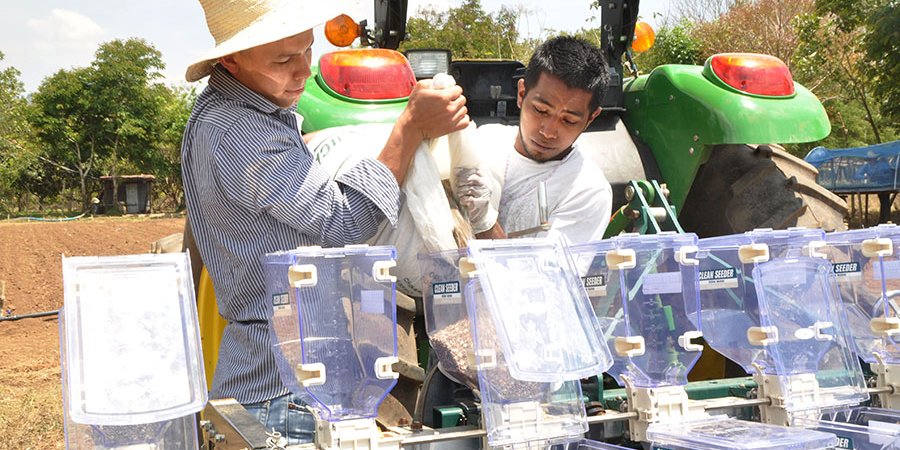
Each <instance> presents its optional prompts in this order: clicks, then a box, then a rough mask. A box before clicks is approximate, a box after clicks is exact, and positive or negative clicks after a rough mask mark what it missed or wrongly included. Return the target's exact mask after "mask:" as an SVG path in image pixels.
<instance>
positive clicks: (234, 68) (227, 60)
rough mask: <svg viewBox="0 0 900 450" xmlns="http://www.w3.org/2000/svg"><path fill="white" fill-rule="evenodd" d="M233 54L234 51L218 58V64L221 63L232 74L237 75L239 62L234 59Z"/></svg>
mask: <svg viewBox="0 0 900 450" xmlns="http://www.w3.org/2000/svg"><path fill="white" fill-rule="evenodd" d="M235 54H236V53H232V54H230V55H225V56H223V57H221V58H219V64H221V65H222V67H224V68H225V69H226V70H228V71H229V72H231V74H232V75H237V73H238V72H239V71H240V64H238V62H237V60H236V59H235V57H234V55H235Z"/></svg>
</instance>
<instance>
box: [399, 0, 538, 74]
mask: <svg viewBox="0 0 900 450" xmlns="http://www.w3.org/2000/svg"><path fill="white" fill-rule="evenodd" d="M518 20H519V14H518V13H517V12H516V11H514V10H512V9H509V8H506V7H503V8H501V9H500V11H499V12H497V13H495V14H489V13H487V12H486V11H485V10H484V9H483V8H482V6H481V1H480V0H465V1H464V2H463V4H462V5H460V6H459V7H456V8H450V9H449V10H447V11H446V12H441V11H438V10H436V9H434V8H424V9H420V10H419V11H418V12H417V13H416V15H415V16H411V17H410V18H409V20H407V24H406V31H407V34H408V35H409V37H408V39H407V40H406V41H404V42H403V43H402V44H401V45H400V51H405V50H409V49H415V48H442V49H449V50H450V51H451V52H452V54H453V58H454V59H465V58H472V59H475V58H495V59H515V60H519V61H527V59H528V58H529V57H530V56H531V52H532V51H533V50H534V47H535V46H536V44H537V43H536V42H534V41H533V40H525V39H521V38H520V36H519V31H518V28H517V23H518Z"/></svg>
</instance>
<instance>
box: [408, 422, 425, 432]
mask: <svg viewBox="0 0 900 450" xmlns="http://www.w3.org/2000/svg"><path fill="white" fill-rule="evenodd" d="M409 429H410V430H412V431H422V422H420V421H418V420H413V421H412V423H411V424H409Z"/></svg>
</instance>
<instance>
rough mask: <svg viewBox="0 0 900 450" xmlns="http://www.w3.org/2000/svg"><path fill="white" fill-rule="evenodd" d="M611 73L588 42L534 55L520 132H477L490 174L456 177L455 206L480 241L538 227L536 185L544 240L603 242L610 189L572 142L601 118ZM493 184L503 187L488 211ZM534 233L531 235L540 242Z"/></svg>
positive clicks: (559, 44) (558, 41)
mask: <svg viewBox="0 0 900 450" xmlns="http://www.w3.org/2000/svg"><path fill="white" fill-rule="evenodd" d="M608 83H609V72H608V68H607V64H606V60H605V58H604V56H603V52H602V50H600V49H599V48H597V47H596V46H594V45H592V44H590V43H588V42H587V41H585V40H582V39H579V38H575V37H571V36H560V37H556V38H553V39H550V40H548V41H546V42H545V43H544V44H542V45H541V46H540V47H538V49H537V50H535V52H534V55H533V56H532V58H531V61H530V62H529V63H528V67H527V68H526V69H525V78H524V79H522V80H519V85H518V99H517V100H518V105H519V108H520V109H521V112H520V114H519V126H518V127H515V126H504V125H485V126H482V127H480V128H478V131H477V133H478V134H477V136H478V140H477V142H478V145H479V147H481V148H484V149H490V152H485V153H487V154H485V155H484V157H485V158H486V160H487V161H488V169H487V170H490V172H491V173H490V174H487V173H484V171H483V170H478V171H472V170H463V171H460V172H459V173H457V174H456V176H457V184H458V185H459V202H460V205H461V206H462V208H463V209H464V211H465V212H466V213H467V214H468V217H469V221H470V222H471V223H472V226H473V229H474V231H475V232H476V235H477V237H479V238H485V239H503V238H506V237H507V233H512V232H516V231H521V230H526V229H530V228H533V227H537V226H539V225H540V213H539V208H538V186H539V184H540V182H542V181H543V182H545V185H546V188H547V190H546V192H547V207H548V208H547V212H548V213H549V224H550V231H549V234H560V235H562V236H564V237H565V239H566V240H567V241H568V242H569V243H573V244H574V243H581V242H587V241H591V240H597V239H601V238H602V237H603V232H604V231H605V230H606V226H607V224H608V223H609V218H610V213H611V211H612V189H611V188H610V185H609V182H608V181H607V180H606V177H604V176H603V172H602V171H601V170H600V168H599V167H597V165H596V164H595V163H594V162H593V161H591V160H590V159H587V158H585V157H584V155H582V153H581V152H579V151H578V148H577V146H576V145H575V140H576V139H577V138H578V136H580V135H581V133H582V132H583V131H584V130H585V129H586V128H587V127H588V125H590V123H591V122H592V121H593V120H594V119H595V118H596V117H597V116H598V115H599V114H600V101H601V100H602V99H603V96H604V95H605V94H606V89H607V85H608ZM491 178H493V179H494V180H497V181H499V182H500V185H501V186H502V189H501V192H502V194H501V197H500V203H499V207H498V208H496V209H495V208H493V207H492V206H491V202H490V197H491V193H492V191H493V189H491V187H490V186H492V185H493V183H492V182H491ZM543 234H544V233H535V234H533V235H530V236H540V235H543Z"/></svg>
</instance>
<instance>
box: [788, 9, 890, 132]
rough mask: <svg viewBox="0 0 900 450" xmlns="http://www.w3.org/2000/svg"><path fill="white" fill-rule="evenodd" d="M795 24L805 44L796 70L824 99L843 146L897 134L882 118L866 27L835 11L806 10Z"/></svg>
mask: <svg viewBox="0 0 900 450" xmlns="http://www.w3.org/2000/svg"><path fill="white" fill-rule="evenodd" d="M797 24H798V30H799V32H800V35H801V45H800V46H799V47H798V50H797V62H796V68H795V70H794V74H795V76H796V77H797V79H798V81H801V82H803V83H804V84H805V85H807V86H809V87H810V89H811V90H813V92H815V93H816V94H817V95H818V96H819V98H820V99H821V100H822V103H823V104H824V105H825V107H826V109H827V110H828V112H829V116H830V117H831V119H832V124H833V128H834V129H835V134H837V136H835V138H836V139H837V140H838V141H839V142H842V143H844V145H864V144H872V143H879V142H884V141H885V137H887V136H893V135H894V134H895V132H896V130H895V126H891V124H889V123H886V121H885V119H884V118H883V117H882V114H881V111H880V109H879V107H878V105H879V103H881V102H880V101H879V99H878V98H877V97H876V95H877V94H876V90H875V89H873V83H872V79H871V77H870V75H869V74H870V73H871V71H872V62H871V61H870V60H869V59H868V56H867V53H866V50H865V48H863V46H864V42H865V37H864V35H865V30H864V29H863V27H856V26H852V25H851V26H848V21H845V20H844V19H841V18H840V17H839V16H837V15H835V14H832V13H826V14H824V15H817V14H806V15H803V16H800V17H799V18H798V20H797ZM858 119H862V121H861V120H858ZM854 125H857V126H854ZM864 127H867V128H868V130H865V129H864ZM886 133H887V134H886Z"/></svg>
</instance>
